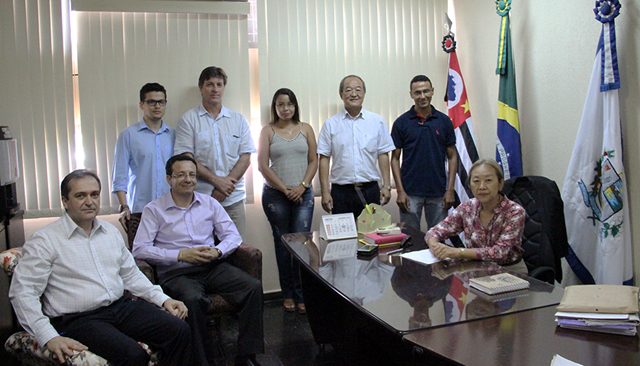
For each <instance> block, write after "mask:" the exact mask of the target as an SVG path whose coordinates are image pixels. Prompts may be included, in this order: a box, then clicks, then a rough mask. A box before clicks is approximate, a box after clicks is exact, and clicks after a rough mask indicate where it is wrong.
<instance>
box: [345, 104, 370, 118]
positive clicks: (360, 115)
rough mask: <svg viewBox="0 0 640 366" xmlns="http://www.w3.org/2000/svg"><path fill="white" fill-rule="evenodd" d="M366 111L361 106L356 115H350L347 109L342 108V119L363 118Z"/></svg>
mask: <svg viewBox="0 0 640 366" xmlns="http://www.w3.org/2000/svg"><path fill="white" fill-rule="evenodd" d="M366 113H367V111H366V110H365V109H364V107H363V108H362V109H360V113H358V115H357V116H355V117H353V116H351V115H350V114H349V112H347V109H346V108H344V109H343V114H342V119H347V120H351V121H355V120H358V119H364V118H365V114H366Z"/></svg>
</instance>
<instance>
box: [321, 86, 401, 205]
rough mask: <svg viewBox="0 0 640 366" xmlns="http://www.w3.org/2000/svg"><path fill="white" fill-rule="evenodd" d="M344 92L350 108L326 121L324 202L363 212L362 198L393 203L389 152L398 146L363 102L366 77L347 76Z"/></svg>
mask: <svg viewBox="0 0 640 366" xmlns="http://www.w3.org/2000/svg"><path fill="white" fill-rule="evenodd" d="M339 93H340V98H342V101H343V102H344V110H343V111H342V112H339V113H337V114H336V115H334V116H333V117H331V118H329V119H328V120H327V121H326V122H325V123H324V125H323V126H322V130H321V131H320V136H319V138H318V154H319V155H320V169H319V171H320V174H319V176H320V187H321V190H322V207H323V208H324V210H325V211H327V212H332V213H334V214H337V213H348V212H352V213H353V214H354V215H355V216H356V217H357V216H358V215H360V212H362V209H363V208H364V203H363V202H362V198H364V200H365V201H366V203H378V204H380V203H382V204H383V205H384V204H386V203H387V202H389V198H390V197H391V192H390V190H391V181H390V170H389V155H388V153H389V152H390V151H393V149H395V146H394V145H393V140H391V136H390V135H389V131H388V129H387V124H386V122H385V120H384V118H382V116H380V115H378V114H375V113H372V112H370V111H368V110H366V109H364V108H363V107H362V104H363V102H364V96H365V93H366V87H365V84H364V81H363V80H362V78H360V77H359V76H356V75H349V76H346V77H345V78H344V79H342V81H341V82H340V88H339ZM331 159H333V161H332V162H331ZM330 162H331V163H332V164H331V185H330V184H329V163H330ZM376 162H377V163H378V166H377V167H376ZM378 168H380V170H379V171H378ZM381 176H382V187H380V186H379V181H380V178H381ZM358 191H360V192H358ZM359 193H362V198H361V197H360V194H359Z"/></svg>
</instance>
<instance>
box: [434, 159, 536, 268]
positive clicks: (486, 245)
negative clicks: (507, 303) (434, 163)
mask: <svg viewBox="0 0 640 366" xmlns="http://www.w3.org/2000/svg"><path fill="white" fill-rule="evenodd" d="M503 183H504V177H503V175H502V169H501V168H500V166H499V165H498V163H496V162H495V160H490V159H483V160H478V161H476V162H475V163H474V164H473V165H472V166H471V169H470V171H469V186H470V187H471V191H472V192H473V195H474V196H475V198H472V199H471V200H469V201H467V202H464V203H462V204H460V205H459V206H458V207H456V208H455V209H454V210H453V212H451V214H449V216H447V218H445V219H444V220H442V221H441V222H440V223H439V224H438V225H436V226H434V227H432V228H431V229H430V230H429V231H428V232H427V235H426V236H425V240H426V242H427V243H428V244H429V249H431V252H433V254H434V255H435V256H436V257H438V258H440V259H444V258H450V259H468V260H488V261H494V262H496V263H498V264H500V265H502V266H504V267H507V269H509V270H512V271H514V272H519V273H525V274H526V273H527V266H526V265H525V264H524V261H523V260H522V253H523V249H522V232H523V231H524V220H525V215H526V214H525V210H524V208H522V207H521V206H520V205H518V204H517V203H515V202H513V201H511V200H509V199H508V198H507V197H505V196H504V195H503V194H502V193H501V192H500V191H501V190H502V186H503ZM460 232H464V237H465V241H466V245H467V247H466V248H453V247H450V246H448V245H445V244H443V241H444V240H446V239H447V238H449V237H450V236H453V235H455V234H458V233H460Z"/></svg>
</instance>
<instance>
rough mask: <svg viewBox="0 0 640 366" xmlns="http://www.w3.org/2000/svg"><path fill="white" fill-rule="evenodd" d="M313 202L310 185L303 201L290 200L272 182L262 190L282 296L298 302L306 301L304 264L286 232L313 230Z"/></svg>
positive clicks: (263, 204) (263, 205) (263, 206)
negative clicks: (292, 250) (286, 241)
mask: <svg viewBox="0 0 640 366" xmlns="http://www.w3.org/2000/svg"><path fill="white" fill-rule="evenodd" d="M313 205H314V201H313V190H312V189H310V188H308V189H307V190H306V191H305V192H304V194H303V195H302V201H301V202H300V203H295V202H292V201H290V200H289V199H288V198H287V196H286V195H285V194H284V193H282V192H280V191H278V190H277V189H274V188H271V187H269V186H266V185H265V186H264V189H263V190H262V208H263V209H264V213H265V215H267V219H269V223H270V224H271V231H272V232H273V243H274V246H275V250H276V261H277V263H278V274H279V278H280V288H281V289H282V296H283V297H284V298H285V299H290V298H293V299H294V300H295V302H297V303H303V302H304V300H303V297H302V287H301V285H300V266H299V264H298V262H297V261H295V260H293V258H292V257H291V254H290V253H289V251H288V250H287V249H286V248H285V247H284V244H283V243H282V235H283V234H288V233H298V232H307V231H311V220H312V219H313Z"/></svg>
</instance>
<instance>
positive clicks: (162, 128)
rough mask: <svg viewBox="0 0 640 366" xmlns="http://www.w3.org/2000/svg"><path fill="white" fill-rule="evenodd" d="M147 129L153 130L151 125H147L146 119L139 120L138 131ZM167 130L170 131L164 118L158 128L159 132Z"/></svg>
mask: <svg viewBox="0 0 640 366" xmlns="http://www.w3.org/2000/svg"><path fill="white" fill-rule="evenodd" d="M145 129H146V130H149V131H151V129H150V128H149V126H147V124H146V123H145V122H144V120H142V121H140V122H138V131H142V130H145ZM167 131H169V125H167V124H166V123H164V120H162V124H161V125H160V129H159V130H158V134H160V133H163V132H167Z"/></svg>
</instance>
